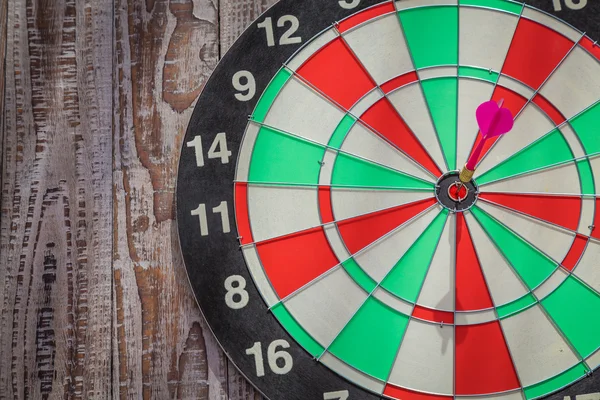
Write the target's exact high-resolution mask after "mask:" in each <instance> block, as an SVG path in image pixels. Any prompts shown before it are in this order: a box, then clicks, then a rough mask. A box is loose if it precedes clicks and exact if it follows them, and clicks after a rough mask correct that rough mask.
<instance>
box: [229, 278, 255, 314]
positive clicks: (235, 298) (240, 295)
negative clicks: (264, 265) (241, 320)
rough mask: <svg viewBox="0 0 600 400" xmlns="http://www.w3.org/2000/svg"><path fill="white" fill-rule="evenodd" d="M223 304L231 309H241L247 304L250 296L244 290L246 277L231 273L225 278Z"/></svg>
mask: <svg viewBox="0 0 600 400" xmlns="http://www.w3.org/2000/svg"><path fill="white" fill-rule="evenodd" d="M225 290H227V294H226V295H225V304H227V307H229V308H231V309H233V310H241V309H242V308H244V307H246V306H247V305H248V301H249V300H250V296H249V295H248V292H247V291H246V279H244V277H243V276H240V275H232V276H230V277H229V278H227V279H225Z"/></svg>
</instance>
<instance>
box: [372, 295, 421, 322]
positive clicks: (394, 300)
mask: <svg viewBox="0 0 600 400" xmlns="http://www.w3.org/2000/svg"><path fill="white" fill-rule="evenodd" d="M373 297H375V298H376V299H377V300H379V301H381V302H382V303H383V304H385V305H387V306H388V307H391V308H393V309H394V310H396V311H398V312H401V313H402V314H404V315H412V312H413V309H414V306H413V305H412V304H410V303H407V302H406V301H403V300H401V299H399V298H398V297H396V296H394V295H393V294H391V293H389V292H388V291H387V290H385V289H382V288H377V290H375V292H374V293H373Z"/></svg>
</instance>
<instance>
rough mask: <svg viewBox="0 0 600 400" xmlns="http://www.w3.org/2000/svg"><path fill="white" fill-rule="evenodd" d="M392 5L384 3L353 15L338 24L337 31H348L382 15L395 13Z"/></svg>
mask: <svg viewBox="0 0 600 400" xmlns="http://www.w3.org/2000/svg"><path fill="white" fill-rule="evenodd" d="M395 11H396V9H395V7H394V3H391V2H390V3H384V4H380V5H377V6H375V7H371V8H369V9H367V10H365V11H363V12H360V13H358V14H355V15H353V16H351V17H348V18H346V19H345V20H343V21H341V22H340V23H339V24H338V30H339V31H340V32H346V31H347V30H348V29H351V28H354V27H355V26H356V25H360V24H362V23H363V22H366V21H368V20H370V19H373V18H375V17H378V16H380V15H383V14H387V13H391V12H395Z"/></svg>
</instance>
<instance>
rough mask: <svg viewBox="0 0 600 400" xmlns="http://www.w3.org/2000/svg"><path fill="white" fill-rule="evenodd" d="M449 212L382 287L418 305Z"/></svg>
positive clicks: (426, 231)
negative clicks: (418, 298)
mask: <svg viewBox="0 0 600 400" xmlns="http://www.w3.org/2000/svg"><path fill="white" fill-rule="evenodd" d="M447 218H448V210H444V211H442V212H441V213H440V214H439V215H438V216H437V217H436V218H435V219H434V220H433V222H432V223H431V224H430V225H429V227H427V229H426V230H425V232H423V234H422V235H421V236H420V237H419V238H418V239H417V241H416V242H415V243H414V244H413V245H412V246H411V247H410V249H408V251H407V252H406V254H404V256H403V257H402V258H401V259H400V261H398V263H397V264H396V265H395V266H394V268H393V269H392V271H391V272H390V273H389V275H388V276H387V277H386V278H385V279H384V281H383V282H382V284H381V286H382V287H383V288H384V289H386V290H387V291H389V292H390V293H393V294H395V295H396V296H398V297H400V298H402V299H405V300H407V301H410V302H413V303H416V302H417V297H418V296H419V292H420V291H421V287H422V286H423V282H424V281H425V277H426V276H427V271H428V270H429V265H430V264H431V261H432V260H433V255H434V254H435V250H436V248H437V246H438V243H439V241H440V237H441V236H442V231H443V230H444V226H445V225H446V220H447Z"/></svg>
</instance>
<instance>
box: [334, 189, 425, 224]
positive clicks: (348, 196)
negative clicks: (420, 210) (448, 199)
mask: <svg viewBox="0 0 600 400" xmlns="http://www.w3.org/2000/svg"><path fill="white" fill-rule="evenodd" d="M432 197H433V196H432V194H431V193H425V192H400V191H383V190H381V191H367V190H360V189H335V188H334V189H332V191H331V204H332V208H333V215H334V217H335V219H336V220H337V221H340V220H345V219H348V218H354V217H358V216H360V215H366V214H370V213H373V212H376V211H381V210H386V209H389V208H392V207H397V206H402V205H404V204H409V203H414V202H415V201H420V200H424V199H429V198H432Z"/></svg>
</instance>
